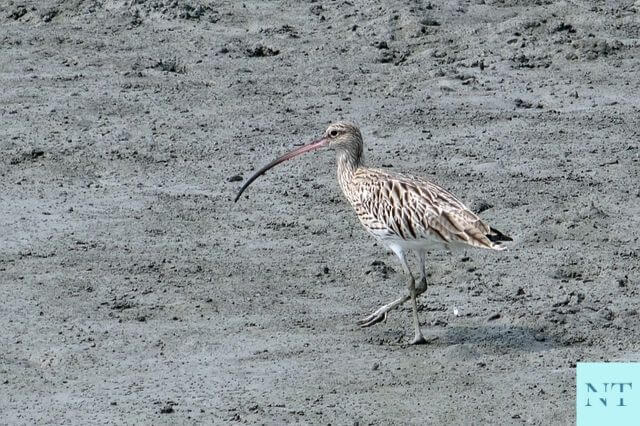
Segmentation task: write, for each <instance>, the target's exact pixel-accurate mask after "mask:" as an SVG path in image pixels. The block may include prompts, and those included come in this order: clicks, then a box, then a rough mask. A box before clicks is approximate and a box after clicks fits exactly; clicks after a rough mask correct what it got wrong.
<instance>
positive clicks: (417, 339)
mask: <svg viewBox="0 0 640 426" xmlns="http://www.w3.org/2000/svg"><path fill="white" fill-rule="evenodd" d="M426 343H427V341H426V339H425V338H424V336H423V335H422V333H416V335H415V336H413V340H412V341H411V343H410V344H412V345H425V344H426Z"/></svg>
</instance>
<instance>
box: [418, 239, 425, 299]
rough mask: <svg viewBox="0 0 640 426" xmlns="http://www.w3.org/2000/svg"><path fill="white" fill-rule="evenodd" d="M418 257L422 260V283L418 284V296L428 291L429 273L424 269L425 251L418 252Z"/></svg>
mask: <svg viewBox="0 0 640 426" xmlns="http://www.w3.org/2000/svg"><path fill="white" fill-rule="evenodd" d="M418 257H419V259H420V282H419V283H418V287H417V288H416V291H417V295H418V296H419V295H421V294H422V293H424V292H425V291H427V272H426V271H425V269H424V265H425V253H424V250H419V251H418Z"/></svg>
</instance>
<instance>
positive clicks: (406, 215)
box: [234, 121, 513, 344]
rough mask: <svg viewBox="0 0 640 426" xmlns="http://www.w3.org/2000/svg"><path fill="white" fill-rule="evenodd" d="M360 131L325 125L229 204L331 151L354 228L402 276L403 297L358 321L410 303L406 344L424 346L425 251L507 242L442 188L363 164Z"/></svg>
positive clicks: (370, 321) (373, 320)
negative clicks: (283, 168) (414, 262)
mask: <svg viewBox="0 0 640 426" xmlns="http://www.w3.org/2000/svg"><path fill="white" fill-rule="evenodd" d="M363 146H364V145H363V138H362V133H361V132H360V129H359V128H358V127H357V126H356V125H354V124H352V123H349V122H344V121H339V122H336V123H333V124H330V125H329V127H328V128H327V129H326V131H325V132H324V134H323V135H322V137H320V138H319V139H317V140H314V141H312V142H310V143H308V144H306V145H303V146H301V147H299V148H297V149H294V150H292V151H290V152H288V153H286V154H284V155H282V156H281V157H279V158H277V159H275V160H273V161H272V162H270V163H269V164H267V165H266V166H264V167H262V168H261V169H260V170H258V171H257V172H256V173H254V174H253V176H251V177H250V178H249V179H248V180H247V181H246V182H245V183H244V184H243V185H242V187H241V188H240V190H239V191H238V193H237V195H236V197H235V199H234V202H237V201H238V200H239V199H240V196H241V195H242V193H243V192H244V191H245V190H246V189H247V187H249V185H251V183H252V182H253V181H255V180H256V179H257V178H258V177H259V176H261V175H263V174H264V173H265V172H266V171H267V170H269V169H271V168H273V167H275V166H276V165H278V164H280V163H282V162H284V161H286V160H289V159H292V158H294V157H297V156H299V155H301V154H304V153H306V152H310V151H315V150H317V149H322V148H325V149H330V150H333V151H335V152H336V162H337V172H338V184H339V186H340V188H341V189H342V192H343V193H344V196H345V198H346V199H347V201H348V202H349V204H351V206H352V207H353V209H354V210H355V213H356V215H357V216H358V219H359V220H360V223H361V224H362V225H363V226H364V228H365V229H366V230H367V231H368V232H369V233H370V234H371V235H373V237H374V238H375V239H376V240H377V241H379V242H380V243H382V244H383V245H384V246H386V247H387V248H388V249H390V250H391V251H392V252H393V253H395V255H396V256H397V257H398V259H399V261H400V263H401V264H402V268H403V270H404V273H405V274H406V275H407V277H408V285H407V288H408V292H407V293H403V294H402V295H401V296H400V297H398V298H397V299H395V300H393V301H392V302H390V303H387V304H385V305H383V306H381V307H380V308H378V309H377V310H375V311H374V312H373V313H372V314H371V315H368V316H367V317H365V318H363V319H361V320H360V321H358V324H359V325H360V326H362V327H370V326H372V325H374V324H377V323H379V322H381V321H384V320H386V318H387V314H388V313H389V311H391V310H393V309H395V308H397V307H398V306H400V305H402V304H404V303H406V302H407V301H409V300H410V301H411V305H412V315H413V332H414V337H413V339H412V340H411V342H410V343H411V344H424V343H426V339H425V338H424V335H423V334H422V331H421V329H420V320H419V318H418V306H417V302H416V298H417V297H418V296H419V295H421V294H422V293H424V292H425V291H426V290H427V277H426V273H425V258H426V254H427V251H431V250H434V249H440V248H444V249H451V248H454V247H469V246H470V247H477V248H482V249H488V250H504V249H505V248H507V246H506V245H505V243H507V242H510V241H513V239H512V238H511V237H509V236H507V235H505V234H504V233H502V232H500V231H498V230H497V229H496V228H493V227H491V226H489V225H488V224H487V223H486V222H484V221H483V220H482V219H480V218H479V217H478V215H476V214H475V213H473V212H472V211H471V210H470V209H469V208H467V207H466V206H465V205H464V204H463V203H462V202H461V201H460V200H458V199H457V198H456V197H455V196H454V195H453V194H451V193H450V192H449V191H447V190H446V189H444V188H442V187H441V186H438V185H436V184H435V183H433V182H431V181H429V180H427V179H424V178H421V177H416V176H412V175H408V174H402V173H393V172H388V171H385V170H381V169H376V168H370V167H367V166H366V165H365V162H364V158H363ZM409 252H415V253H417V255H418V258H419V265H420V273H421V277H420V280H419V281H418V285H417V286H416V280H415V278H414V275H413V274H412V272H411V270H410V268H409V265H408V263H407V255H408V253H409Z"/></svg>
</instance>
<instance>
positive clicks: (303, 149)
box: [233, 138, 329, 203]
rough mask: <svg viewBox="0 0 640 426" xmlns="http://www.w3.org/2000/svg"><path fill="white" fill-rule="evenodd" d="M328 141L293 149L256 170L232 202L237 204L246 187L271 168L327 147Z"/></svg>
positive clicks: (318, 141)
mask: <svg viewBox="0 0 640 426" xmlns="http://www.w3.org/2000/svg"><path fill="white" fill-rule="evenodd" d="M328 142H329V141H328V140H327V139H325V138H322V139H318V140H317V141H313V142H311V143H309V144H307V145H303V146H301V147H300V148H297V149H294V150H293V151H291V152H288V153H286V154H285V155H283V156H282V157H280V158H277V159H275V160H273V161H272V162H270V163H269V164H267V165H266V166H264V167H263V168H261V169H260V170H258V171H257V172H256V173H255V174H254V175H253V176H251V177H250V178H249V180H248V181H246V182H245V183H244V185H242V188H240V191H238V195H236V198H235V199H234V200H233V202H234V203H235V202H237V201H238V199H239V198H240V196H241V195H242V193H243V192H244V190H245V189H247V187H248V186H249V185H251V183H252V182H253V181H254V180H256V179H258V178H259V177H260V176H261V175H263V174H264V173H265V172H266V171H267V170H269V169H270V168H272V167H275V166H277V165H278V164H280V163H282V162H283V161H287V160H289V159H291V158H293V157H297V156H298V155H300V154H304V153H305V152H309V151H313V150H316V149H318V148H322V147H324V146H327V143H328Z"/></svg>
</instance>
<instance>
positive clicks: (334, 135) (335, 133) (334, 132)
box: [329, 130, 338, 138]
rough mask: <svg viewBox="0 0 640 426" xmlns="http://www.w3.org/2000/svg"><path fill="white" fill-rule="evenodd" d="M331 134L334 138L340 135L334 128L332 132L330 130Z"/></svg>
mask: <svg viewBox="0 0 640 426" xmlns="http://www.w3.org/2000/svg"><path fill="white" fill-rule="evenodd" d="M329 134H330V135H331V137H332V138H335V137H336V136H338V131H337V130H332V131H331V132H329Z"/></svg>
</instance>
